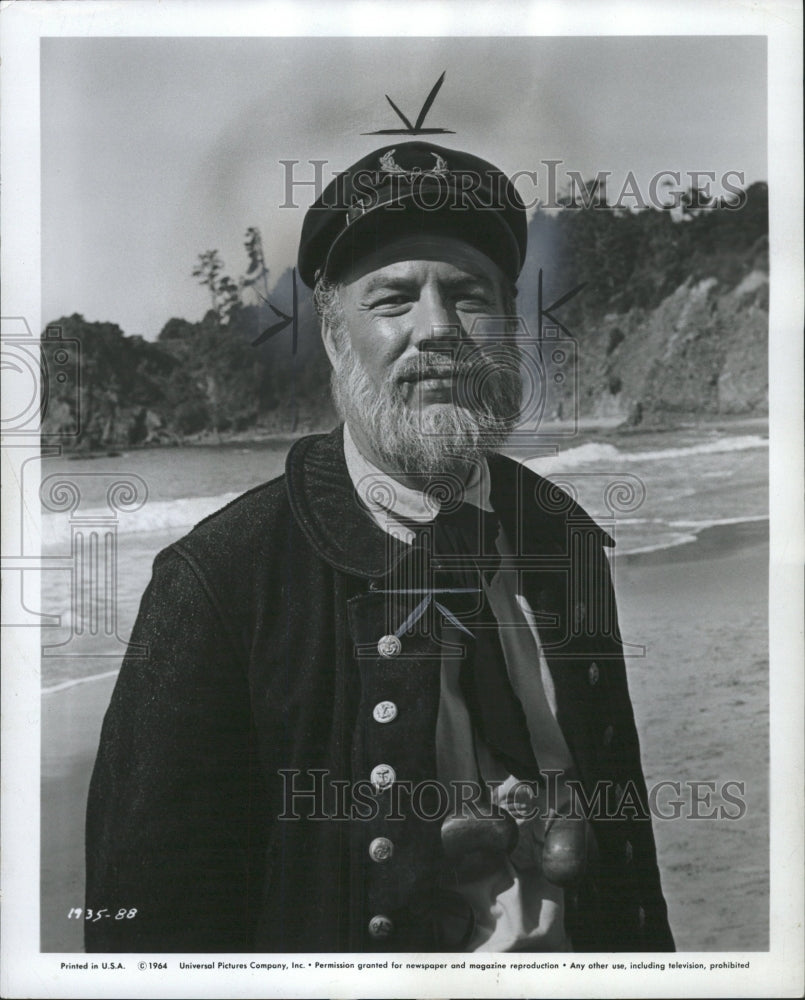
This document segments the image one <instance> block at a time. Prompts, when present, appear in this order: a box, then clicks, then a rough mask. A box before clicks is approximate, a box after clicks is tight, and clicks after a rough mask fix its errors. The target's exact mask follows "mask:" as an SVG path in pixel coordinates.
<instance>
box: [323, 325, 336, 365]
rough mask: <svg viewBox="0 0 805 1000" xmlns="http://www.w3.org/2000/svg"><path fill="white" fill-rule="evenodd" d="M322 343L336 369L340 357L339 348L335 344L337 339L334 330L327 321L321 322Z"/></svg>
mask: <svg viewBox="0 0 805 1000" xmlns="http://www.w3.org/2000/svg"><path fill="white" fill-rule="evenodd" d="M321 342H322V343H323V344H324V350H325V351H326V352H327V357H328V358H329V359H330V364H331V365H332V366H333V368H335V359H336V357H337V356H338V347H337V346H336V343H335V337H334V336H333V328H332V326H331V325H330V324H329V323H328V322H327V321H326V320H322V321H321Z"/></svg>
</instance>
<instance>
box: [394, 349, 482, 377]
mask: <svg viewBox="0 0 805 1000" xmlns="http://www.w3.org/2000/svg"><path fill="white" fill-rule="evenodd" d="M495 367H496V365H495V362H494V361H493V360H491V359H490V358H487V357H486V356H484V355H483V354H482V353H481V352H479V351H475V352H473V356H472V358H467V359H464V360H462V359H461V358H456V357H455V356H453V355H450V354H443V353H440V352H438V351H428V352H427V353H426V354H421V355H419V356H418V357H415V358H410V359H409V360H406V361H400V362H399V363H398V364H397V365H396V366H395V368H394V370H393V372H392V380H393V381H395V382H415V381H419V380H422V379H429V378H454V379H457V380H458V379H466V378H473V377H477V373H478V372H479V371H483V370H486V369H494V368H495Z"/></svg>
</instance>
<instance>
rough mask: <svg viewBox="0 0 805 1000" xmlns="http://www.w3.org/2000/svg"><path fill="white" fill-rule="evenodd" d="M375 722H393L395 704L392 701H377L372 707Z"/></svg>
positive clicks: (395, 710)
mask: <svg viewBox="0 0 805 1000" xmlns="http://www.w3.org/2000/svg"><path fill="white" fill-rule="evenodd" d="M372 718H373V719H374V720H375V722H393V721H394V720H395V719H396V718H397V706H396V705H395V704H394V702H393V701H379V702H378V703H377V704H376V705H375V707H374V708H373V709H372Z"/></svg>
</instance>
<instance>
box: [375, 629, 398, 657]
mask: <svg viewBox="0 0 805 1000" xmlns="http://www.w3.org/2000/svg"><path fill="white" fill-rule="evenodd" d="M401 649H402V643H401V642H400V640H399V639H398V638H397V636H396V635H384V636H383V638H382V639H378V641H377V651H378V653H380V655H381V656H385V657H386V659H391V657H392V656H398V655H399V652H400V650H401Z"/></svg>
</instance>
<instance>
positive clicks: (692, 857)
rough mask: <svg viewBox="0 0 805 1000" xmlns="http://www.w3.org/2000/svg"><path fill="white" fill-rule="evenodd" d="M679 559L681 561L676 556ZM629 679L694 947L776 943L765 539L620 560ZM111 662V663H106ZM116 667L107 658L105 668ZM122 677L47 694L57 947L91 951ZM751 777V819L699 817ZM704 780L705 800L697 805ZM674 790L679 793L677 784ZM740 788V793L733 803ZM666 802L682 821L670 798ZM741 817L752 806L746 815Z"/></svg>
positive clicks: (46, 844)
mask: <svg viewBox="0 0 805 1000" xmlns="http://www.w3.org/2000/svg"><path fill="white" fill-rule="evenodd" d="M669 551H671V552H673V554H669ZM614 572H615V581H616V587H617V591H618V598H619V605H620V614H621V623H622V631H623V636H624V639H625V640H626V641H627V642H629V643H632V644H634V645H635V646H644V647H645V655H636V656H634V657H630V659H629V661H628V664H627V666H628V670H629V683H630V687H631V692H632V698H633V702H634V707H635V714H636V717H637V722H638V729H639V731H640V734H641V743H642V753H643V762H644V768H645V773H646V779H647V782H648V785H649V787H651V786H652V785H653V784H655V783H657V782H660V781H673V782H679V783H680V787H681V790H682V794H681V795H680V796H679V798H680V799H682V800H684V801H685V803H686V805H685V807H684V808H683V809H682V815H681V816H679V818H677V819H655V831H656V837H657V843H658V849H659V857H660V870H661V872H662V877H663V885H664V889H665V893H666V898H667V900H668V903H669V908H670V919H671V926H672V929H673V931H674V934H675V937H676V941H677V947H678V950H680V951H691V950H696V951H698V950H725V951H726V950H763V949H766V948H767V947H768V860H769V858H768V806H767V788H768V663H767V649H768V645H767V634H766V617H767V610H766V609H767V601H766V594H767V573H768V548H767V546H766V545H765V544H764V542H763V541H762V533H761V532H760V531H754V532H749V533H746V532H731V533H726V534H725V533H723V532H722V533H720V534H719V533H716V534H715V536H711V537H710V538H709V539H706V538H705V539H702V543H701V544H697V545H693V546H684V547H680V549H678V550H675V551H674V550H665V551H664V552H663V553H657V554H654V555H653V556H635V557H628V558H624V559H619V560H616V562H615V569H614ZM99 662H102V661H99ZM113 666H115V664H114V663H113V662H112V661H105V663H103V665H102V666H100V667H99V672H102V671H105V670H108V669H110V668H111V667H113ZM113 684H114V678H113V677H105V678H102V679H100V680H89V681H85V682H83V683H79V684H76V685H74V686H71V687H66V688H63V689H61V690H55V691H52V692H50V693H46V694H44V695H43V698H42V732H43V757H42V814H41V830H42V886H41V894H42V903H41V905H42V939H41V947H42V950H43V951H65V952H70V951H80V950H82V926H81V922H80V921H77V920H69V919H68V918H67V914H68V912H69V910H70V908H71V907H74V906H83V870H84V862H83V822H84V804H85V801H86V793H87V787H88V784H89V778H90V773H91V769H92V763H93V759H94V754H95V750H96V746H97V741H98V735H99V732H100V726H101V721H102V718H103V714H104V712H105V709H106V705H107V703H108V701H109V697H110V694H111V690H112V687H113ZM727 780H731V781H735V782H743V786H744V792H743V793H742V798H743V800H744V801H745V804H746V809H745V814H744V815H743V816H742V817H741V818H739V819H706V818H699V819H696V818H692V817H691V815H690V813H691V812H696V811H698V812H699V813H700V814H702V815H705V816H706V815H708V814H711V813H712V811H713V808H714V807H718V805H719V804H724V802H723V800H722V798H721V795H720V792H721V790H722V786H723V783H724V782H725V781H727ZM691 782H711V783H715V786H716V790H715V793H712V792H710V798H711V801H710V802H709V803H708V802H707V795H708V791H709V790H710V789H711V788H712V784H711V785H709V786H700V790H699V793H698V797H699V799H700V801H701V803H702V804H700V805H699V806H698V807H697V806H695V804H693V805H692V804H691V803H692V798H693V792H692V791H691V789H690V784H689V783H691ZM665 787H666V788H667V787H668V786H665ZM735 788H736V786H733V789H732V790H733V794H736V792H735ZM672 798H676V795H675V794H672V793H670V792H665V793H664V794H663V795H661V796H659V797H658V803H659V805H660V806H661V807H662V808H663V810H664V811H665V812H666V813H668V814H671V813H672V812H673V809H672V808H671V806H670V805H669V804H668V803H669V800H670V799H672ZM731 811H732V812H733V813H735V812H737V811H739V810H738V809H737V808H736V807H732V808H731Z"/></svg>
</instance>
